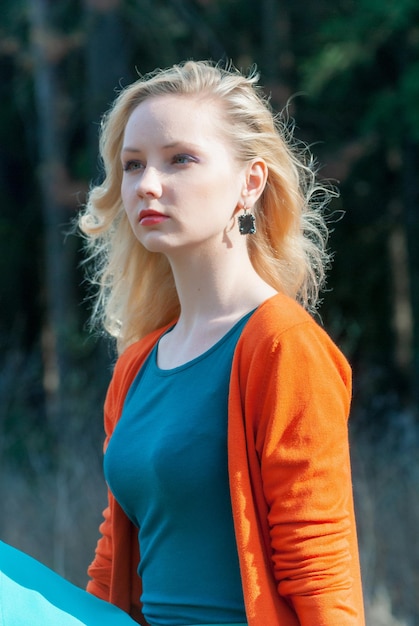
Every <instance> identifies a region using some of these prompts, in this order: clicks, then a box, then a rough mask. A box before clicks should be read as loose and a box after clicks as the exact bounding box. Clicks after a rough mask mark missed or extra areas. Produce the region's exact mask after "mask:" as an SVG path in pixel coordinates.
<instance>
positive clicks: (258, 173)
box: [243, 158, 268, 209]
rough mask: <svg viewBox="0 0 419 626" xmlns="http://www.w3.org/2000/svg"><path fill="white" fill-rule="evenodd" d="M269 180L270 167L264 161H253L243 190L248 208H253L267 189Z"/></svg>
mask: <svg viewBox="0 0 419 626" xmlns="http://www.w3.org/2000/svg"><path fill="white" fill-rule="evenodd" d="M267 179H268V166H267V165H266V163H265V161H264V160H263V159H260V158H257V159H254V160H253V161H251V162H250V163H249V164H248V166H247V168H246V184H245V187H244V189H243V199H244V201H245V204H246V206H247V207H248V208H249V209H250V208H252V207H253V206H254V205H255V204H256V202H257V201H258V199H259V198H260V196H261V195H262V192H263V190H264V189H265V185H266V181H267Z"/></svg>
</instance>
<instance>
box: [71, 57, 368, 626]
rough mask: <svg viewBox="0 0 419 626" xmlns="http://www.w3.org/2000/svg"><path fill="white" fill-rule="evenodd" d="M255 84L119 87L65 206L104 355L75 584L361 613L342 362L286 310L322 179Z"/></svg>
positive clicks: (186, 605)
mask: <svg viewBox="0 0 419 626" xmlns="http://www.w3.org/2000/svg"><path fill="white" fill-rule="evenodd" d="M256 83H257V77H256V76H254V75H253V76H250V77H244V76H243V75H242V74H240V73H239V72H237V71H235V70H234V69H227V70H223V69H221V68H220V67H218V66H213V65H211V64H210V63H206V62H191V61H189V62H186V63H185V64H182V65H179V66H174V67H173V68H170V69H168V70H165V71H156V72H155V73H153V74H151V75H149V76H146V77H145V78H141V79H140V80H138V81H137V82H135V83H134V84H133V85H131V86H129V87H128V88H127V89H125V90H124V91H122V92H121V93H120V95H119V96H118V98H117V99H116V101H115V103H114V105H113V107H112V109H111V110H110V112H109V113H108V115H107V116H106V117H105V119H104V121H103V124H102V129H101V143H100V146H101V155H102V158H103V163H104V169H105V178H104V181H103V183H102V184H100V185H98V186H97V187H95V188H93V189H92V190H91V193H90V197H89V201H88V204H87V206H86V210H85V212H84V214H83V215H82V217H81V222H80V224H81V229H82V230H83V232H84V233H85V234H86V236H87V238H88V242H89V245H90V248H91V255H92V256H93V258H96V260H97V275H96V276H95V277H94V280H95V281H98V283H99V285H100V289H99V297H98V300H97V306H96V315H97V316H99V317H100V318H101V321H102V322H103V324H104V326H105V328H106V329H107V331H108V332H109V333H110V334H111V335H113V336H114V337H116V338H117V342H118V348H119V353H120V356H119V359H118V361H117V363H116V366H115V371H114V375H113V379H112V382H111V384H110V387H109V390H108V395H107V399H106V404H105V427H106V433H107V439H106V443H105V450H106V453H105V461H104V467H105V475H106V479H107V482H108V485H109V487H110V489H109V506H108V508H107V509H106V511H105V512H104V517H105V520H104V522H103V524H102V526H101V532H102V537H101V538H100V540H99V542H98V546H97V550H96V556H95V559H94V561H93V563H92V565H91V566H90V568H89V574H90V576H91V581H90V582H89V585H88V590H89V591H90V592H91V593H93V594H94V595H96V596H98V597H100V598H103V599H105V600H109V601H110V602H112V603H114V604H116V605H118V606H119V607H121V608H122V609H123V610H125V611H126V612H127V613H129V614H130V615H131V616H132V617H133V618H134V619H135V620H136V621H137V622H138V623H140V624H150V625H152V626H162V625H170V626H178V625H198V624H199V625H202V624H216V623H217V624H221V623H222V624H241V625H243V624H248V625H249V626H263V625H265V624H269V626H297V625H301V626H313V625H314V624H315V625H316V626H320V625H322V626H337V625H339V626H355V625H357V626H359V625H362V624H363V623H364V620H363V608H362V593H361V582H360V573H359V562H358V550H357V540H356V529H355V521H354V514H353V502H352V489H351V478H350V462H349V453H348V436H347V417H348V412H349V403H350V369H349V366H348V364H347V362H346V360H345V358H344V357H343V356H342V354H341V353H340V352H339V350H338V349H337V348H336V346H335V345H334V344H333V343H332V341H331V340H330V338H329V337H328V336H327V335H326V333H325V332H324V331H323V330H322V329H321V328H320V327H319V326H318V325H317V323H316V322H315V321H314V320H313V319H312V317H311V316H310V315H309V313H308V312H307V311H306V310H305V309H314V307H315V304H316V300H317V296H318V293H319V289H320V287H321V284H322V282H323V279H324V269H325V266H327V260H328V259H327V253H326V251H325V240H326V228H325V224H324V221H323V218H322V216H321V209H322V202H320V201H319V198H320V197H321V195H322V194H323V197H324V198H325V199H327V191H326V190H325V189H323V188H322V187H321V186H319V185H318V184H317V183H316V180H315V175H314V173H313V170H312V168H311V167H310V163H309V162H307V159H306V157H305V155H304V154H302V155H301V154H299V152H298V150H297V147H296V145H295V143H294V142H293V140H292V137H291V135H290V133H289V132H288V130H287V129H286V127H285V126H284V125H283V123H282V122H281V121H280V120H279V119H275V118H274V116H273V114H272V112H271V109H270V107H269V104H268V102H267V101H266V99H264V97H263V96H262V94H261V91H260V90H259V88H258V86H257V84H256ZM324 202H325V200H324V201H323V204H324ZM140 552H141V557H140Z"/></svg>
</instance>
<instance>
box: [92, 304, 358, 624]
mask: <svg viewBox="0 0 419 626" xmlns="http://www.w3.org/2000/svg"><path fill="white" fill-rule="evenodd" d="M164 330H165V329H160V330H158V331H155V332H153V333H151V334H150V335H148V336H147V337H145V338H144V339H142V340H141V341H139V342H137V343H135V344H133V345H131V346H130V347H129V348H128V349H127V350H126V351H125V352H124V353H123V354H122V355H121V356H120V358H119V359H118V361H117V363H116V366H115V371H114V375H113V379H112V381H111V384H110V386H109V390H108V394H107V397H106V402H105V430H106V434H107V439H106V441H105V447H106V445H107V441H108V439H109V437H110V436H111V434H112V431H113V429H114V427H115V424H116V422H117V420H118V419H119V417H120V415H121V411H122V406H123V402H124V399H125V396H126V393H127V391H128V389H129V387H130V384H131V382H132V380H133V378H134V377H135V375H136V373H137V372H138V370H139V368H140V367H141V365H142V363H143V362H144V359H145V357H146V356H147V354H148V353H149V352H150V350H151V349H152V347H153V346H154V344H155V343H156V341H157V339H158V337H159V336H160V335H161V334H162V332H164ZM350 385H351V372H350V368H349V365H348V363H347V361H346V360H345V358H344V357H343V355H342V354H341V353H340V352H339V350H338V349H337V347H336V346H335V345H334V343H333V342H332V341H331V340H330V338H329V337H328V336H327V334H326V333H325V332H324V331H323V330H322V329H321V328H320V326H319V325H318V324H316V322H315V321H314V320H313V319H312V318H311V317H310V316H309V315H308V313H306V312H305V311H304V310H303V309H302V308H301V307H300V306H299V305H298V304H297V303H296V302H294V301H293V300H291V299H289V298H287V297H286V296H284V295H282V294H278V295H276V296H274V297H273V298H270V299H269V300H267V301H266V302H264V303H263V304H262V305H261V306H260V307H259V308H258V309H257V311H256V312H255V313H254V314H253V315H252V317H251V318H250V320H249V321H248V322H247V324H246V326H245V328H244V330H243V333H242V335H241V337H240V339H239V341H238V344H237V346H236V350H235V355H234V359H233V365H232V371H231V380H230V394H229V411H228V454H229V477H230V491H231V499H232V507H233V516H234V524H235V532H236V539H237V546H238V552H239V560H240V568H241V576H242V584H243V591H244V598H245V604H246V615H247V620H248V624H249V626H265V625H266V626H298V625H300V626H363V625H364V617H363V602H362V590H361V577H360V570H359V559H358V547H357V537H356V528H355V519H354V510H353V498H352V485H351V471H350V459H349V449H348V433H347V417H348V412H349V405H350ZM139 445H140V443H139ZM104 517H105V520H104V522H103V523H102V525H101V527H100V530H101V533H102V537H101V538H100V539H99V541H98V545H97V548H96V556H95V559H94V561H93V563H92V564H91V566H90V567H89V570H88V571H89V575H90V576H91V578H92V580H91V581H90V582H89V584H88V587H87V588H88V590H89V591H90V592H92V593H93V594H95V595H97V596H99V597H100V598H103V599H105V600H108V601H110V602H112V603H114V604H116V605H118V606H119V607H121V608H122V609H124V610H125V611H127V612H128V613H130V614H131V615H132V617H133V618H134V619H135V620H137V621H138V622H139V623H140V624H146V622H145V620H144V617H143V616H142V613H141V605H140V602H139V597H140V594H141V581H140V579H139V577H138V575H137V573H136V569H137V566H138V562H139V558H140V556H139V550H138V537H137V532H138V531H137V529H136V528H135V527H134V526H133V525H132V524H131V522H130V521H129V520H128V518H127V517H126V516H125V514H124V512H123V511H122V509H121V508H120V506H119V505H118V503H117V502H116V501H115V499H114V498H113V496H112V494H111V493H109V506H108V507H107V509H106V510H105V511H104ZM203 540H204V538H203ZM167 574H168V576H169V575H173V573H172V574H171V573H170V572H168V573H167ZM174 575H175V573H174Z"/></svg>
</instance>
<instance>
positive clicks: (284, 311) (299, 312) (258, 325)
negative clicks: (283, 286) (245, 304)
mask: <svg viewBox="0 0 419 626" xmlns="http://www.w3.org/2000/svg"><path fill="white" fill-rule="evenodd" d="M309 329H310V330H311V331H312V332H315V333H319V334H320V335H322V336H323V335H324V336H325V337H326V336H327V335H326V333H325V331H324V330H323V329H322V328H321V326H320V325H319V324H318V323H317V322H316V321H315V320H314V319H313V317H311V315H310V314H309V313H308V312H307V311H306V310H305V309H304V308H303V307H302V306H301V305H300V304H298V302H296V301H295V300H293V299H292V298H290V297H288V296H286V295H284V294H282V293H278V294H276V295H275V296H273V297H272V298H269V299H268V300H265V302H263V303H262V304H261V305H260V306H259V307H258V308H257V309H256V311H255V312H254V313H253V315H252V316H251V317H250V319H249V321H248V322H247V324H246V326H245V328H244V329H243V333H242V336H241V340H242V341H243V343H246V344H247V345H249V346H250V347H252V344H253V347H256V346H261V345H263V346H264V347H266V346H269V345H271V346H273V345H276V344H277V343H278V342H280V341H286V340H287V337H288V336H295V335H299V334H304V333H307V332H308V330H309Z"/></svg>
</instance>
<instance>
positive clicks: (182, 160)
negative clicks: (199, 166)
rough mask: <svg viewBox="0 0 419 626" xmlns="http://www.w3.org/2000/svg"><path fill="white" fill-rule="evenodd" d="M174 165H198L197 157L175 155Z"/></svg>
mask: <svg viewBox="0 0 419 626" xmlns="http://www.w3.org/2000/svg"><path fill="white" fill-rule="evenodd" d="M173 163H175V164H178V165H186V164H187V163H196V159H195V157H193V156H191V155H190V154H175V156H174V157H173Z"/></svg>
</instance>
